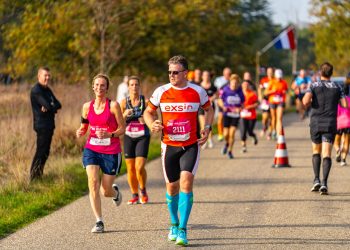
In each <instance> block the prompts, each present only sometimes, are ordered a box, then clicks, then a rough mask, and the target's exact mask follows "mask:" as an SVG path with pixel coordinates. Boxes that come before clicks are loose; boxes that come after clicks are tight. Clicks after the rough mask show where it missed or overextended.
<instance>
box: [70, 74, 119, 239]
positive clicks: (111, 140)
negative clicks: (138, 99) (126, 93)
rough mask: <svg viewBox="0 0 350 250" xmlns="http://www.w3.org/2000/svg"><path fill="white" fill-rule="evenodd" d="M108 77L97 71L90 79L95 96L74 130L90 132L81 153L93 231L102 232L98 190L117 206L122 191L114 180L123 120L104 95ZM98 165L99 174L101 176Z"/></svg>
mask: <svg viewBox="0 0 350 250" xmlns="http://www.w3.org/2000/svg"><path fill="white" fill-rule="evenodd" d="M108 87H109V78H108V76H106V75H103V74H98V75H96V76H95V77H94V78H93V80H92V89H93V90H94V93H95V100H92V101H90V102H87V103H85V104H84V105H83V111H82V117H81V124H80V127H79V129H78V130H77V131H76V136H77V137H78V138H79V137H81V136H83V135H85V134H86V132H87V130H88V128H89V126H90V133H89V137H88V139H87V142H86V144H85V148H84V153H83V165H84V168H85V169H86V173H87V176H88V184H89V198H90V203H91V207H92V210H93V212H94V214H95V217H96V225H95V226H94V227H93V228H92V230H91V232H92V233H103V232H104V223H103V219H102V211H101V197H100V190H101V192H102V194H103V196H105V197H113V202H114V203H115V204H116V205H117V206H119V205H120V203H121V201H122V195H121V193H120V191H119V188H118V186H117V184H113V182H114V180H115V176H116V175H117V174H119V171H120V167H121V162H122V159H121V147H120V141H119V138H118V137H119V136H121V135H123V134H124V132H125V124H124V119H123V115H122V113H121V110H120V107H119V104H118V102H116V101H111V100H109V99H108V98H107V96H106V94H107V90H108ZM100 169H101V170H102V173H103V174H102V177H101V180H100Z"/></svg>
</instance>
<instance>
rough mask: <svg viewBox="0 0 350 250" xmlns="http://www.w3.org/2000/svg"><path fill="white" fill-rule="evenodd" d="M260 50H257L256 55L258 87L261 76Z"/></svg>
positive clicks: (256, 81)
mask: <svg viewBox="0 0 350 250" xmlns="http://www.w3.org/2000/svg"><path fill="white" fill-rule="evenodd" d="M260 55H261V53H260V51H257V52H256V55H255V84H256V87H257V89H258V87H259V82H260V81H259V80H260V79H259V76H260Z"/></svg>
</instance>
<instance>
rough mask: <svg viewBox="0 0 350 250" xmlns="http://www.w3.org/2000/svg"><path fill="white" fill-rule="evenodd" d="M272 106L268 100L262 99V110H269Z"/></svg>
mask: <svg viewBox="0 0 350 250" xmlns="http://www.w3.org/2000/svg"><path fill="white" fill-rule="evenodd" d="M269 108H270V106H269V103H268V102H267V101H266V100H262V102H261V104H260V109H261V110H269Z"/></svg>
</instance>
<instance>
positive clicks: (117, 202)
mask: <svg viewBox="0 0 350 250" xmlns="http://www.w3.org/2000/svg"><path fill="white" fill-rule="evenodd" d="M112 187H113V188H114V190H115V191H116V193H117V195H116V196H115V197H114V198H113V202H114V204H115V205H116V206H119V205H120V204H121V203H122V193H121V192H120V191H119V187H118V185H117V184H113V185H112Z"/></svg>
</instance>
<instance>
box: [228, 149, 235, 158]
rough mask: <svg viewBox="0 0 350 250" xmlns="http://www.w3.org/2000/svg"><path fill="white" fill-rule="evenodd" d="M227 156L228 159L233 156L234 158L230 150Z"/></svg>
mask: <svg viewBox="0 0 350 250" xmlns="http://www.w3.org/2000/svg"><path fill="white" fill-rule="evenodd" d="M227 156H228V158H229V159H233V158H234V157H233V154H232V152H231V151H229V152H228V153H227Z"/></svg>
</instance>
